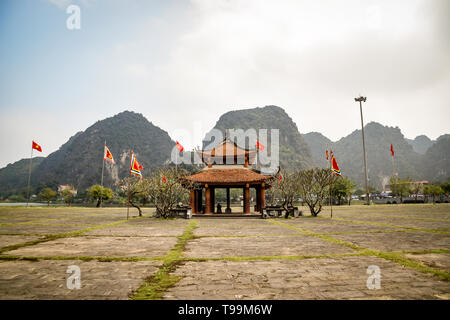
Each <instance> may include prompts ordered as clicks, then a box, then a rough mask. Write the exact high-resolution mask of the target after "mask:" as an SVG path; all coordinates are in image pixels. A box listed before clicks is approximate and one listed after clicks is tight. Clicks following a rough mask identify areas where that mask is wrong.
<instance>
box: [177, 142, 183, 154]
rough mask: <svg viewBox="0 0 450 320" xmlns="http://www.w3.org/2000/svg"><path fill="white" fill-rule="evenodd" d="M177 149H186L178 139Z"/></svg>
mask: <svg viewBox="0 0 450 320" xmlns="http://www.w3.org/2000/svg"><path fill="white" fill-rule="evenodd" d="M177 149H178V151H180V152H182V151H183V150H184V148H183V146H182V145H181V144H180V143H179V142H178V141H177Z"/></svg>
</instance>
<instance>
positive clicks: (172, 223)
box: [123, 217, 189, 227]
mask: <svg viewBox="0 0 450 320" xmlns="http://www.w3.org/2000/svg"><path fill="white" fill-rule="evenodd" d="M188 224H189V220H187V219H171V220H163V219H155V218H148V217H144V218H140V219H133V220H129V221H127V222H125V223H124V224H123V225H130V226H135V225H139V226H161V227H186V226H187V225H188Z"/></svg>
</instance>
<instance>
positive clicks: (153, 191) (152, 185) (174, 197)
mask: <svg viewBox="0 0 450 320" xmlns="http://www.w3.org/2000/svg"><path fill="white" fill-rule="evenodd" d="M187 174H188V173H187V171H186V170H184V169H180V168H178V169H176V168H162V169H159V170H157V171H155V172H154V173H153V174H152V176H151V177H150V178H148V179H145V180H144V181H145V187H144V188H145V190H146V192H147V193H148V195H149V197H150V201H151V202H152V203H153V204H154V205H155V207H156V214H157V216H160V217H163V218H167V217H169V215H170V209H172V208H174V207H175V206H176V205H177V204H178V203H179V202H183V203H188V202H189V192H188V189H189V183H188V182H187V181H186V179H184V177H185V176H186V175H187ZM182 182H183V185H182V184H181V183H182Z"/></svg>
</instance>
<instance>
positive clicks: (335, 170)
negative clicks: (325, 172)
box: [331, 153, 342, 176]
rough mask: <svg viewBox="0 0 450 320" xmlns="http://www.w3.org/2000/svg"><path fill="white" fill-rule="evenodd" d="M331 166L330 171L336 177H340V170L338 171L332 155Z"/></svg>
mask: <svg viewBox="0 0 450 320" xmlns="http://www.w3.org/2000/svg"><path fill="white" fill-rule="evenodd" d="M331 165H332V168H331V171H332V172H333V173H334V174H335V175H337V176H342V174H341V170H340V169H339V166H338V164H337V161H336V158H335V157H334V154H333V153H332V154H331Z"/></svg>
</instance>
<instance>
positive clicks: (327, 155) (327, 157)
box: [327, 149, 329, 160]
mask: <svg viewBox="0 0 450 320" xmlns="http://www.w3.org/2000/svg"><path fill="white" fill-rule="evenodd" d="M328 159H329V158H328V149H327V160H328Z"/></svg>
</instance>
